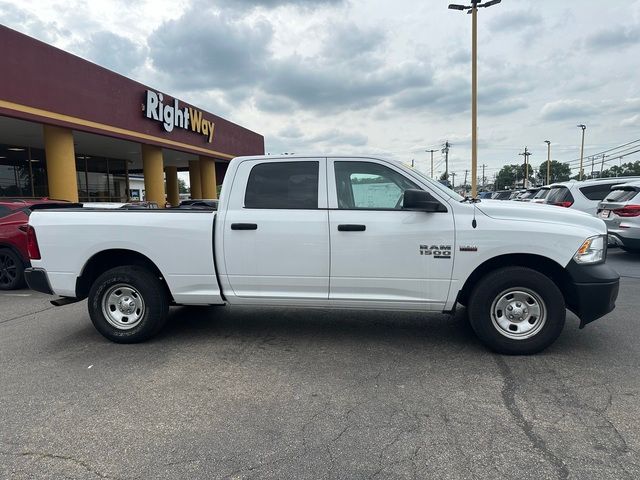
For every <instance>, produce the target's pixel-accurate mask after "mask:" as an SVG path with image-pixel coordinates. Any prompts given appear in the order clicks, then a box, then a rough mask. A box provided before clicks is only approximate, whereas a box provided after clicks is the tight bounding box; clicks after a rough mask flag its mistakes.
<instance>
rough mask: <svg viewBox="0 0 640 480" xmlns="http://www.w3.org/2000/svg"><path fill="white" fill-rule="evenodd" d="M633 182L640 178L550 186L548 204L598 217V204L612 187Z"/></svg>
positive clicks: (599, 180) (598, 179)
mask: <svg viewBox="0 0 640 480" xmlns="http://www.w3.org/2000/svg"><path fill="white" fill-rule="evenodd" d="M632 180H640V177H624V178H620V177H618V178H597V179H593V180H584V181H581V182H580V181H576V180H569V181H568V182H562V183H554V184H552V185H550V189H551V191H550V192H549V195H548V196H547V202H546V203H548V204H551V205H556V206H559V207H565V208H572V209H574V210H580V211H582V212H586V213H588V214H590V215H596V212H597V210H598V203H599V202H601V201H602V200H604V198H605V197H606V196H607V195H608V194H609V192H610V191H611V187H613V186H614V185H618V184H620V183H624V182H629V181H632Z"/></svg>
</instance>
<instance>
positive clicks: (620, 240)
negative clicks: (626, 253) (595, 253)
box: [609, 230, 640, 250]
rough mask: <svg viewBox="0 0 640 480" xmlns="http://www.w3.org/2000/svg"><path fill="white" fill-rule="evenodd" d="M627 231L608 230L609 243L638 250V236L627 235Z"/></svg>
mask: <svg viewBox="0 0 640 480" xmlns="http://www.w3.org/2000/svg"><path fill="white" fill-rule="evenodd" d="M626 233H627V232H621V231H620V230H615V231H611V230H610V231H609V243H610V244H612V245H615V246H617V247H623V248H629V249H632V250H640V238H635V237H633V236H627V235H626Z"/></svg>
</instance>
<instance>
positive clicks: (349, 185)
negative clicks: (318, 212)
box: [328, 158, 454, 309]
mask: <svg viewBox="0 0 640 480" xmlns="http://www.w3.org/2000/svg"><path fill="white" fill-rule="evenodd" d="M328 178H329V207H330V210H329V235H330V240H331V277H330V288H329V298H330V299H331V300H335V301H344V302H346V303H349V302H351V303H354V302H358V301H366V302H372V301H383V302H402V303H403V304H424V305H425V307H426V308H434V309H437V308H441V307H442V305H443V304H444V303H445V302H446V299H447V296H448V292H449V285H450V282H451V272H452V268H453V256H454V249H453V247H454V224H453V214H452V212H451V208H448V212H437V213H426V212H413V211H404V210H402V200H403V192H404V190H407V189H421V187H419V186H418V185H417V184H416V182H414V181H413V180H411V179H410V178H408V177H407V176H406V175H404V174H403V173H402V170H401V169H399V168H397V167H395V166H394V165H393V164H392V163H390V162H384V161H378V160H373V159H371V160H369V159H349V158H345V159H330V160H329V164H328ZM430 193H433V192H430ZM436 198H438V197H437V196H436ZM443 204H444V205H446V203H445V202H444V201H443Z"/></svg>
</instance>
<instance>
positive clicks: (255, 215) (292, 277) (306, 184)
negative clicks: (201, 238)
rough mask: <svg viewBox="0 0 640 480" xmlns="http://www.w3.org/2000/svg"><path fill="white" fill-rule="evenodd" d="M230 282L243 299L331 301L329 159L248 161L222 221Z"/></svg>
mask: <svg viewBox="0 0 640 480" xmlns="http://www.w3.org/2000/svg"><path fill="white" fill-rule="evenodd" d="M222 228H223V229H224V231H223V245H222V247H223V252H224V262H225V265H224V266H225V271H226V279H227V280H228V282H229V286H230V287H231V289H232V291H233V292H234V294H235V295H236V296H237V297H239V298H246V299H250V298H260V299H263V300H264V299H267V298H268V299H276V300H277V299H284V298H293V299H300V300H318V299H321V300H327V298H328V295H329V231H328V228H329V227H328V212H327V196H326V160H325V159H324V158H304V159H303V158H296V159H295V160H293V159H292V160H291V161H281V160H276V161H274V160H270V159H260V160H247V161H244V162H242V163H240V165H239V166H238V169H237V171H236V173H235V176H234V179H233V184H232V187H231V191H230V193H229V203H228V207H227V210H226V213H225V216H224V220H223V226H222Z"/></svg>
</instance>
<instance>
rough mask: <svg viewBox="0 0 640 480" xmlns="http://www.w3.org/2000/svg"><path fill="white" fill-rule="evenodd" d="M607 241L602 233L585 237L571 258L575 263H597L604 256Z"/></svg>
mask: <svg viewBox="0 0 640 480" xmlns="http://www.w3.org/2000/svg"><path fill="white" fill-rule="evenodd" d="M606 248H607V242H606V241H605V237H604V235H598V236H595V237H589V238H587V239H586V240H585V241H584V243H583V244H582V245H581V246H580V248H579V249H578V251H577V252H576V254H575V255H574V256H573V259H574V260H575V261H576V262H577V263H598V262H603V261H604V258H605V253H606Z"/></svg>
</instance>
